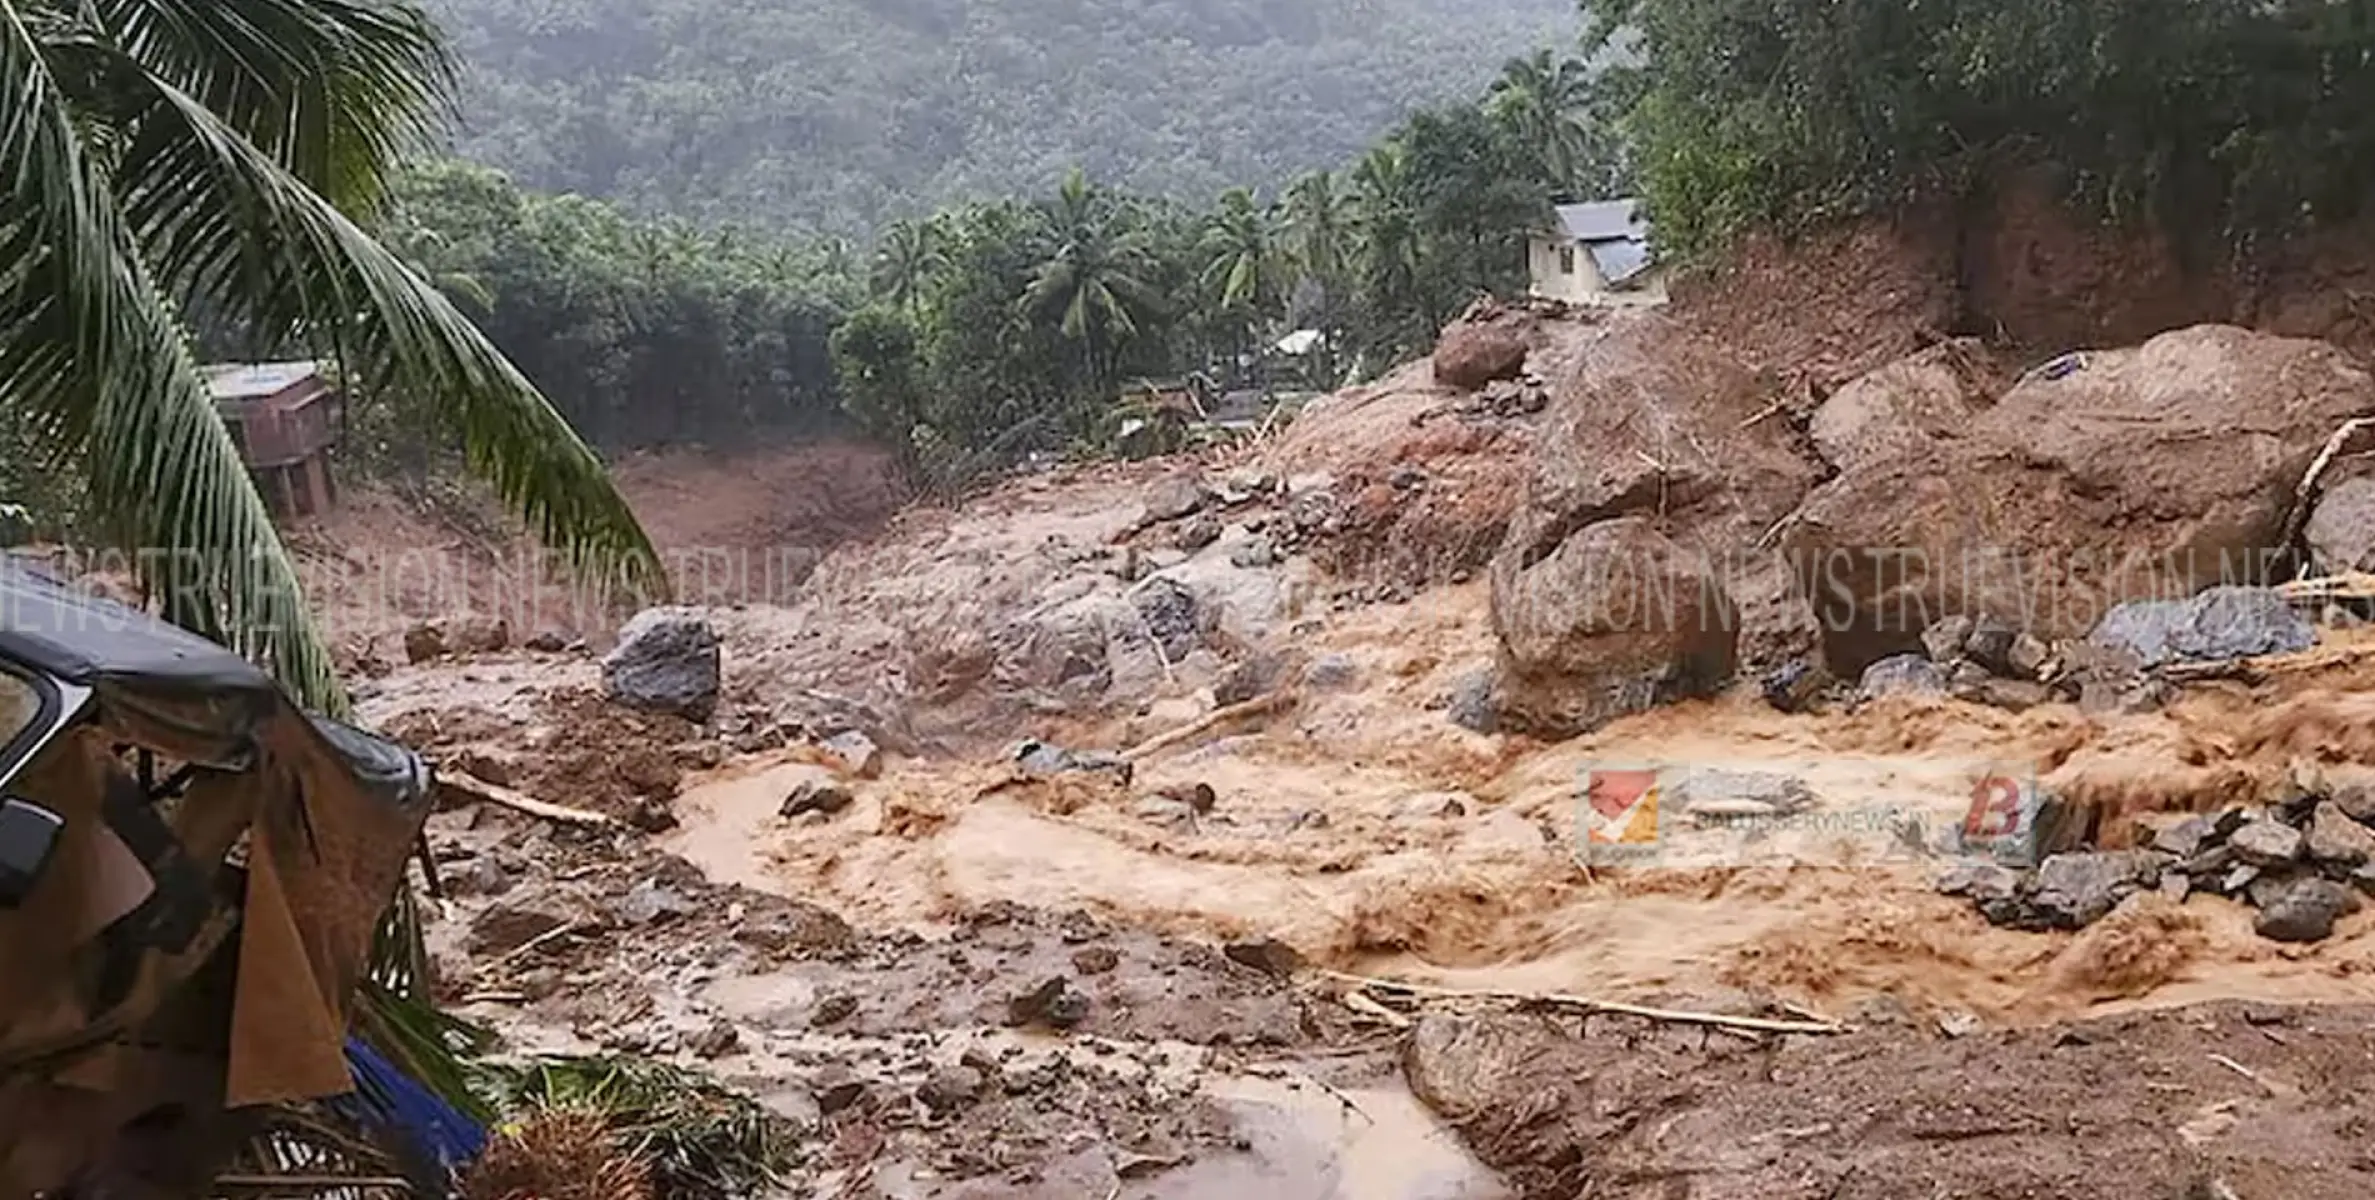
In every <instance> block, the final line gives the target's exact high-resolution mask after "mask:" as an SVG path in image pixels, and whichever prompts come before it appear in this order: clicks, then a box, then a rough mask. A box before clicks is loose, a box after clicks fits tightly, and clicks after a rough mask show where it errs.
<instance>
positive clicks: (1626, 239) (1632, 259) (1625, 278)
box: [1526, 200, 1666, 304]
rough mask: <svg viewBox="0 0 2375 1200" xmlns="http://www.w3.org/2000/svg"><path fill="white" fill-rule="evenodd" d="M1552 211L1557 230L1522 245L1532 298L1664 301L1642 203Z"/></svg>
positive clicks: (1613, 202)
mask: <svg viewBox="0 0 2375 1200" xmlns="http://www.w3.org/2000/svg"><path fill="white" fill-rule="evenodd" d="M1555 211H1556V213H1557V220H1556V222H1555V223H1554V224H1555V228H1551V229H1546V230H1537V231H1536V232H1535V233H1534V234H1533V236H1532V237H1530V238H1528V239H1527V241H1526V266H1527V270H1528V273H1529V274H1530V275H1531V276H1532V278H1533V282H1532V285H1531V287H1530V288H1529V289H1528V290H1529V291H1530V292H1531V293H1532V294H1533V295H1536V296H1540V297H1543V298H1544V299H1549V300H1564V301H1567V302H1568V303H1570V304H1662V303H1664V302H1665V299H1666V286H1665V281H1664V279H1663V278H1662V277H1661V274H1662V273H1661V272H1659V271H1658V270H1657V264H1656V262H1655V261H1654V260H1653V259H1652V258H1651V257H1650V252H1649V223H1648V222H1647V221H1645V220H1643V219H1642V217H1641V202H1640V201H1638V200H1603V201H1599V202H1596V203H1592V204H1562V205H1559V206H1558V208H1557V209H1556V210H1555Z"/></svg>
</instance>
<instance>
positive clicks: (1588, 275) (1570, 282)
mask: <svg viewBox="0 0 2375 1200" xmlns="http://www.w3.org/2000/svg"><path fill="white" fill-rule="evenodd" d="M1562 249H1564V250H1567V251H1568V252H1569V254H1570V255H1571V257H1572V259H1573V265H1574V268H1575V269H1574V270H1572V271H1563V270H1561V269H1560V268H1561V267H1563V266H1565V265H1567V264H1566V263H1564V262H1562V261H1561V260H1560V255H1559V251H1560V250H1562ZM1526 271H1527V274H1528V275H1529V276H1530V277H1531V278H1532V280H1533V283H1532V286H1531V287H1529V288H1528V289H1527V290H1528V291H1529V292H1530V293H1532V294H1533V295H1536V296H1540V297H1542V298H1544V299H1547V300H1565V301H1567V302H1569V303H1576V304H1580V303H1587V302H1590V301H1592V300H1594V299H1597V298H1598V297H1599V296H1600V295H1601V293H1603V292H1606V291H1607V290H1608V286H1607V284H1605V283H1603V282H1602V281H1601V279H1600V269H1599V268H1598V267H1596V266H1593V265H1592V256H1591V255H1589V254H1587V253H1585V252H1584V249H1583V247H1581V246H1578V245H1576V244H1575V243H1573V242H1570V241H1567V240H1565V239H1563V238H1549V237H1536V238H1529V239H1527V241H1526Z"/></svg>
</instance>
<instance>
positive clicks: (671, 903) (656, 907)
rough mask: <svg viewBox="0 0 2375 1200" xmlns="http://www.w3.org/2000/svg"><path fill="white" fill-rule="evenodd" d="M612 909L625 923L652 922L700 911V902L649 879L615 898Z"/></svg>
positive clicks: (642, 923) (647, 923)
mask: <svg viewBox="0 0 2375 1200" xmlns="http://www.w3.org/2000/svg"><path fill="white" fill-rule="evenodd" d="M610 911H611V915H613V916H615V917H617V918H618V919H619V921H620V922H621V923H622V924H626V925H651V924H655V923H659V922H665V921H671V920H674V919H676V918H678V917H681V916H685V915H687V914H689V913H692V912H694V911H696V906H695V905H694V904H693V902H692V901H690V900H687V899H685V898H684V897H683V896H682V895H680V894H678V893H677V891H676V890H675V889H674V888H670V887H665V886H663V885H662V884H661V883H660V882H659V881H658V880H656V879H646V880H644V881H643V882H641V883H638V884H636V885H635V886H634V887H631V888H629V889H627V894H626V895H624V896H621V897H619V898H618V899H616V900H614V901H612V902H611V905H610Z"/></svg>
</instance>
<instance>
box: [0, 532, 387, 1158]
mask: <svg viewBox="0 0 2375 1200" xmlns="http://www.w3.org/2000/svg"><path fill="white" fill-rule="evenodd" d="M430 807H431V779H430V774H429V771H428V768H427V767H426V765H425V764H424V763H423V762H422V761H421V759H420V758H419V757H418V756H416V755H414V754H413V753H412V752H411V751H409V750H406V749H404V748H403V747H401V746H398V745H395V744H394V743H391V742H388V741H385V740H383V739H380V738H378V737H375V736H373V735H371V734H368V733H365V732H363V731H361V730H359V729H356V728H353V727H351V726H349V725H346V724H342V723H340V722H337V721H333V720H329V719H327V718H323V717H319V716H315V715H311V714H308V713H306V712H305V711H303V710H302V709H300V708H299V707H298V706H297V705H296V704H295V703H293V702H292V701H291V699H290V698H289V696H288V695H287V693H285V692H283V691H282V690H281V688H280V687H279V686H278V685H277V684H276V683H274V682H273V680H272V679H271V678H270V677H268V676H267V675H265V674H264V673H263V672H262V671H260V670H258V669H257V668H256V667H255V666H254V665H252V664H250V663H249V662H247V661H246V660H244V659H242V658H240V657H239V656H237V655H235V654H233V653H231V652H230V651H228V650H226V649H224V648H223V647H221V646H218V645H216V644H214V643H212V642H210V641H207V640H206V639H204V638H201V637H198V636H196V635H194V634H191V633H188V632H186V631H184V630H181V629H178V628H176V627H174V626H171V625H168V624H166V623H164V622H162V621H159V620H157V619H156V618H154V617H151V616H149V615H148V614H146V613H144V612H141V611H138V610H136V609H133V608H131V607H128V606H125V605H122V604H118V603H114V602H111V601H109V600H106V599H102V598H99V597H96V596H92V595H88V594H85V593H83V592H81V591H78V590H76V589H73V588H70V587H68V586H66V585H64V584H61V583H59V582H57V581H55V580H52V579H49V578H47V577H44V576H43V575H40V574H38V573H37V572H36V571H34V570H33V569H32V568H30V567H29V566H26V565H22V564H17V563H8V564H0V1200H17V1198H18V1197H28V1196H34V1195H50V1196H86V1195H87V1196H99V1195H105V1196H196V1195H203V1194H206V1192H207V1189H208V1187H209V1186H210V1183H209V1181H210V1179H211V1175H212V1172H213V1171H214V1169H215V1168H216V1167H217V1166H218V1165H219V1164H220V1163H221V1162H222V1161H223V1160H224V1159H225V1158H226V1157H227V1156H228V1155H229V1154H230V1153H232V1152H233V1151H235V1150H236V1149H237V1148H238V1147H239V1145H240V1143H241V1141H242V1139H243V1138H245V1137H246V1136H248V1135H249V1134H250V1133H251V1132H252V1131H253V1130H254V1129H255V1128H257V1123H258V1122H259V1121H260V1120H261V1114H262V1113H263V1112H265V1111H266V1109H267V1108H268V1107H269V1106H274V1105H283V1104H290V1103H302V1102H306V1101H312V1100H319V1099H322V1098H327V1097H332V1096H338V1095H341V1094H344V1093H347V1092H349V1091H351V1090H352V1089H353V1088H354V1086H355V1081H354V1078H353V1076H352V1074H351V1072H350V1069H349V1065H348V1057H347V1053H346V1048H347V1033H348V1022H349V1017H350V1005H351V1004H352V1003H353V1000H354V997H355V992H356V987H357V985H358V983H359V982H360V981H361V979H362V977H363V975H364V972H365V970H366V966H367V961H368V958H369V955H370V953H371V946H372V934H373V929H374V927H375V925H376V924H377V923H378V921H379V918H380V916H381V914H382V912H383V910H385V909H386V907H387V906H388V904H389V902H390V900H391V899H392V897H394V895H395V894H396V891H397V889H398V887H399V886H400V885H401V884H402V882H403V878H404V871H405V864H406V860H407V858H408V857H409V855H410V854H411V852H412V850H413V847H414V846H415V845H416V844H417V843H418V840H419V837H420V833H421V827H422V823H423V821H424V820H425V819H426V818H427V816H428V812H429V809H430Z"/></svg>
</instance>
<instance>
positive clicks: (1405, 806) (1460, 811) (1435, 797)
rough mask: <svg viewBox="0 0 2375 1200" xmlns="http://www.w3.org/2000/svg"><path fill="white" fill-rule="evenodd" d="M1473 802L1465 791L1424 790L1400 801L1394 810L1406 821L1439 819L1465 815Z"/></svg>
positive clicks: (1473, 799) (1471, 797)
mask: <svg viewBox="0 0 2375 1200" xmlns="http://www.w3.org/2000/svg"><path fill="white" fill-rule="evenodd" d="M1475 802H1476V798H1475V797H1474V796H1471V795H1469V794H1468V793H1466V792H1426V793H1422V794H1420V795H1416V796H1412V797H1410V798H1409V799H1407V800H1404V801H1402V803H1401V805H1400V806H1399V807H1398V808H1397V809H1396V810H1395V811H1396V812H1397V813H1399V814H1400V816H1401V817H1402V819H1404V820H1407V821H1441V820H1448V819H1450V818H1452V817H1464V816H1467V815H1468V806H1469V805H1471V804H1474V803H1475Z"/></svg>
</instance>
